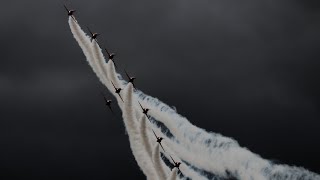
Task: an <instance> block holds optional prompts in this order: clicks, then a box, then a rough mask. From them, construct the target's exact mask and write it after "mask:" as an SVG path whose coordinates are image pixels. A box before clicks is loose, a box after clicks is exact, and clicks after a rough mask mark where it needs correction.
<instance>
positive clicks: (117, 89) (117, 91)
mask: <svg viewBox="0 0 320 180" xmlns="http://www.w3.org/2000/svg"><path fill="white" fill-rule="evenodd" d="M111 83H112V85H113V87H114V89H115V93H117V94H118V96H119V97H120V99H121V100H122V102H124V101H123V99H122V97H121V95H120V92H121V90H122V89H121V88H116V86H115V85H114V84H113V82H112V81H111Z"/></svg>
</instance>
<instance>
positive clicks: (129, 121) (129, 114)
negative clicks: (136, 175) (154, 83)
mask: <svg viewBox="0 0 320 180" xmlns="http://www.w3.org/2000/svg"><path fill="white" fill-rule="evenodd" d="M124 91H125V92H124V97H125V104H124V107H123V119H124V123H125V126H126V128H127V132H128V135H129V140H130V146H131V149H132V153H133V155H134V157H135V159H136V161H137V163H138V165H139V166H140V168H141V169H142V171H143V173H144V174H145V175H146V176H147V178H148V179H157V175H156V174H155V170H154V168H153V166H152V165H151V164H150V163H148V159H146V157H145V152H144V151H143V149H142V144H141V141H140V138H139V132H138V127H137V124H136V122H135V121H136V116H135V111H134V109H133V106H132V100H133V99H132V94H133V93H132V92H133V87H132V84H128V86H127V87H126V88H125V89H124Z"/></svg>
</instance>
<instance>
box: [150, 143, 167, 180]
mask: <svg viewBox="0 0 320 180" xmlns="http://www.w3.org/2000/svg"><path fill="white" fill-rule="evenodd" d="M152 160H153V164H154V167H155V169H156V171H157V174H158V176H159V179H167V176H166V172H167V171H165V170H164V167H163V166H162V164H163V162H162V161H161V159H160V150H159V144H158V143H157V144H156V146H155V149H154V151H153V155H152Z"/></svg>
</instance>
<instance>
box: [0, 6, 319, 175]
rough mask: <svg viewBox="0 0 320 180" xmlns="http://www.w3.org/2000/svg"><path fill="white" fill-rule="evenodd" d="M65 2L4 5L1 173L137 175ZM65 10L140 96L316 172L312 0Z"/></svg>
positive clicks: (316, 77) (315, 34)
mask: <svg viewBox="0 0 320 180" xmlns="http://www.w3.org/2000/svg"><path fill="white" fill-rule="evenodd" d="M63 2H64V1H43V0H33V1H21V0H20V1H19V0H11V1H6V2H1V3H0V12H1V16H0V23H1V29H0V32H1V33H0V34H1V35H0V36H1V41H0V45H1V54H0V58H1V61H0V85H1V88H0V100H1V102H2V103H1V108H0V109H1V110H0V114H1V120H0V144H1V148H0V176H1V177H3V178H2V179H25V178H26V177H27V178H28V177H29V178H30V177H32V178H33V179H35V178H37V177H38V178H39V179H88V178H90V179H106V178H107V179H108V178H116V177H118V178H119V179H121V178H125V177H136V179H139V178H140V179H141V178H143V176H142V174H141V172H140V171H139V168H138V167H137V165H136V163H135V162H134V160H133V158H132V154H131V151H130V149H129V143H128V139H127V137H126V135H125V134H124V126H123V123H122V121H121V120H120V118H119V117H117V118H112V116H111V114H110V113H109V111H108V110H107V109H106V108H105V106H104V102H103V99H102V98H101V97H100V94H99V90H101V89H103V87H102V86H101V85H100V83H99V82H98V79H97V78H96V77H95V75H94V73H93V72H92V70H91V69H90V67H89V66H88V65H87V63H86V61H85V58H84V56H83V53H82V52H81V49H80V47H79V46H78V45H77V43H76V41H75V40H74V39H73V37H72V34H71V32H70V29H69V27H68V24H67V16H66V14H65V10H64V9H63V7H62V3H63ZM66 4H67V5H68V6H69V7H73V8H75V9H77V10H78V11H77V14H76V16H77V18H78V20H79V23H80V24H81V25H82V26H83V27H85V26H90V27H91V29H92V30H94V31H98V32H100V33H102V35H103V39H104V40H105V41H104V42H103V43H104V44H106V45H107V46H108V47H109V48H111V49H112V50H114V51H116V52H117V54H118V56H117V59H116V61H118V62H117V63H118V65H119V66H121V67H123V68H126V69H127V70H128V71H129V72H130V73H131V74H133V75H135V76H136V77H137V78H138V79H137V83H136V85H137V86H138V87H139V88H140V89H141V90H142V91H144V92H146V93H147V94H151V95H152V96H155V97H158V98H159V99H161V100H162V101H164V102H166V103H168V104H169V105H174V106H176V107H177V109H178V112H179V113H181V114H182V115H184V116H186V117H187V118H188V119H189V120H190V121H191V122H192V123H193V124H195V125H197V126H199V127H201V128H204V129H206V130H208V131H213V132H218V133H221V134H223V135H225V136H228V137H233V138H234V139H236V140H238V141H239V143H240V144H241V145H242V146H244V147H247V148H249V149H250V150H251V151H253V152H255V153H257V154H260V155H261V156H262V157H264V158H267V159H274V160H277V161H279V162H282V163H286V164H290V165H293V164H294V165H297V166H303V167H305V168H307V169H310V170H312V171H314V172H317V173H320V163H319V162H320V161H319V159H320V155H319V152H320V143H319V138H320V131H319V127H320V122H319V120H320V118H319V116H320V111H319V110H320V93H319V92H320V84H319V77H320V62H319V59H320V51H319V47H320V33H319V32H320V23H319V19H320V4H319V2H318V1H315V0H309V1H306V0H300V1H298V0H290V1H289V0H282V1H280V2H279V0H242V1H239V0H228V1H204V0H197V1H191V0H174V1H172V0H163V1H150V0H149V1H147V0H142V1H135V2H134V1H119V0H109V1H105V0H92V1H87V2H84V1H81V2H77V1H73V2H71V1H67V2H66ZM117 111H118V113H120V112H119V110H118V109H117ZM4 177H5V178H4Z"/></svg>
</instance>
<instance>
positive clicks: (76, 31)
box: [68, 16, 104, 84]
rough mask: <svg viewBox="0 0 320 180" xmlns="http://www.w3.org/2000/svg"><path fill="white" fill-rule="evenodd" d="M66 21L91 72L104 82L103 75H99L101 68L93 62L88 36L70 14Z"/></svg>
mask: <svg viewBox="0 0 320 180" xmlns="http://www.w3.org/2000/svg"><path fill="white" fill-rule="evenodd" d="M68 21H69V26H70V29H71V32H72V34H73V37H74V38H75V39H76V41H77V42H78V44H79V46H80V48H81V49H82V51H83V53H84V55H85V56H86V59H87V62H88V63H89V65H90V66H91V67H92V69H93V72H94V73H96V75H97V76H98V78H99V80H100V81H101V82H102V83H103V84H104V79H103V76H101V69H100V68H99V67H98V66H97V65H96V64H95V61H94V57H93V53H92V50H91V45H90V44H91V42H90V40H89V37H88V36H87V35H86V34H85V33H84V31H83V30H82V29H81V27H80V26H79V24H78V23H76V22H75V21H74V20H73V18H72V17H71V16H69V20H68Z"/></svg>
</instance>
